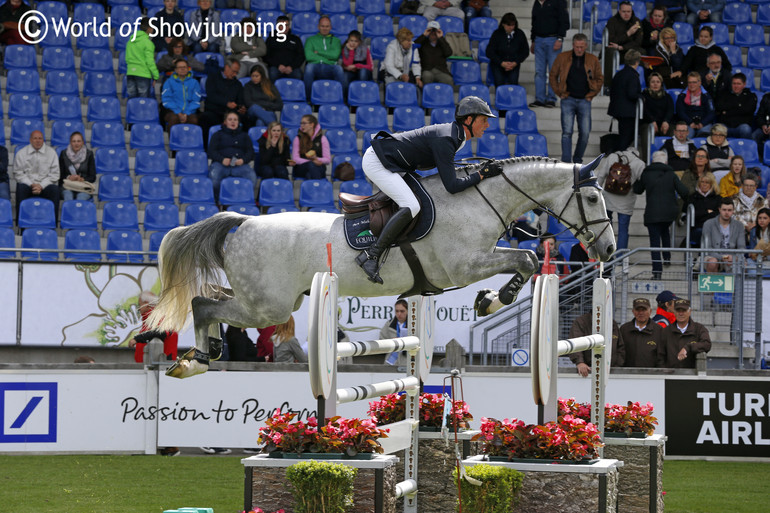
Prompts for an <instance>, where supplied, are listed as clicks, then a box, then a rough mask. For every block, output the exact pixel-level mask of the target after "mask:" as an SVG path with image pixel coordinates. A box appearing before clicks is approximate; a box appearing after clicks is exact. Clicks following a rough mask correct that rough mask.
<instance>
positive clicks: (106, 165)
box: [94, 148, 129, 175]
mask: <svg viewBox="0 0 770 513" xmlns="http://www.w3.org/2000/svg"><path fill="white" fill-rule="evenodd" d="M94 158H95V161H96V172H97V173H109V174H121V175H127V174H128V173H129V169H128V151H126V149H125V148H99V149H97V150H96V151H95V152H94Z"/></svg>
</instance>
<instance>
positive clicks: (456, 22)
mask: <svg viewBox="0 0 770 513" xmlns="http://www.w3.org/2000/svg"><path fill="white" fill-rule="evenodd" d="M436 21H437V22H438V24H439V25H440V26H441V30H443V31H444V33H449V32H459V33H463V32H465V27H464V26H463V20H461V19H460V18H455V17H454V16H439V17H438V18H436ZM415 35H417V34H415Z"/></svg>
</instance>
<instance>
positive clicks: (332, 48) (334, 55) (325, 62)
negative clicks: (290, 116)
mask: <svg viewBox="0 0 770 513" xmlns="http://www.w3.org/2000/svg"><path fill="white" fill-rule="evenodd" d="M331 30H332V22H331V19H330V18H329V17H328V16H325V15H324V16H321V18H320V19H319V20H318V34H316V35H314V36H310V37H309V38H307V40H306V41H305V61H307V64H305V93H306V94H307V98H308V100H309V99H310V90H311V89H312V87H313V82H315V81H316V80H320V79H327V80H336V81H337V82H339V83H340V84H343V85H344V84H345V74H344V73H343V72H342V66H340V65H339V64H337V61H338V60H339V58H340V55H341V54H342V43H340V40H339V39H337V36H333V35H331Z"/></svg>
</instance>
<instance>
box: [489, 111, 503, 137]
mask: <svg viewBox="0 0 770 513" xmlns="http://www.w3.org/2000/svg"><path fill="white" fill-rule="evenodd" d="M490 110H491V111H492V114H494V115H495V117H494V118H487V123H489V128H487V130H489V131H491V132H495V133H498V132H502V128H500V113H499V112H498V111H497V110H495V109H490Z"/></svg>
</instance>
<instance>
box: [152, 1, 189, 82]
mask: <svg viewBox="0 0 770 513" xmlns="http://www.w3.org/2000/svg"><path fill="white" fill-rule="evenodd" d="M154 18H155V20H156V21H155V22H153V26H154V27H155V29H156V31H155V35H154V36H153V38H152V42H153V43H154V44H155V51H156V52H160V51H161V50H165V49H166V48H167V47H169V45H171V41H172V40H173V39H175V38H174V37H173V36H172V34H174V33H176V34H179V33H180V32H179V30H180V29H179V28H175V27H176V26H177V25H180V26H181V27H184V15H183V14H182V11H180V10H179V9H177V0H163V9H161V10H160V11H158V12H157V13H156V14H155V16H154ZM158 69H160V66H158Z"/></svg>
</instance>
